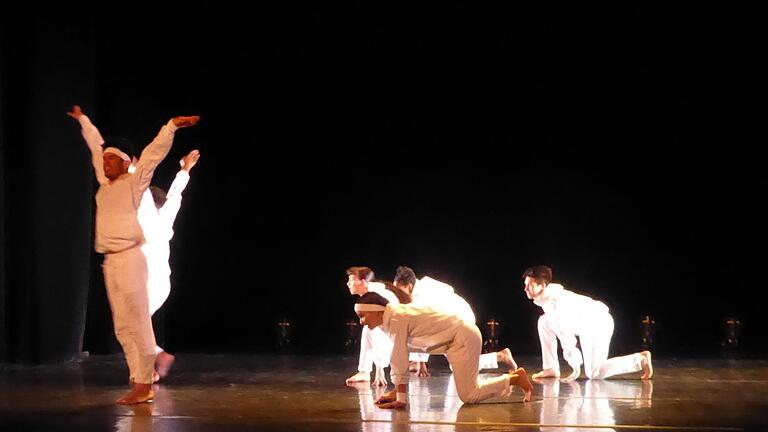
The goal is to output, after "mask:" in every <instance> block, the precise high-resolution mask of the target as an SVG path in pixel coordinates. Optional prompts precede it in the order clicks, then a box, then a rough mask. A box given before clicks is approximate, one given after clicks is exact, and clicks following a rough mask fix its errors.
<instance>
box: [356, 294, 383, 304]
mask: <svg viewBox="0 0 768 432" xmlns="http://www.w3.org/2000/svg"><path fill="white" fill-rule="evenodd" d="M355 304H368V305H378V306H386V305H388V304H389V300H387V299H385V298H384V297H383V296H382V295H381V294H378V293H375V292H373V291H369V292H367V293H365V294H363V295H361V296H360V297H359V298H358V299H357V300H355Z"/></svg>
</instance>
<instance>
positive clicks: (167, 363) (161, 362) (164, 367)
mask: <svg viewBox="0 0 768 432" xmlns="http://www.w3.org/2000/svg"><path fill="white" fill-rule="evenodd" d="M174 361H176V357H174V356H173V355H171V354H168V353H167V352H165V351H161V352H160V353H159V354H158V355H157V357H156V358H155V370H157V373H158V375H160V378H165V377H166V376H168V371H169V370H171V366H172V365H173V362H174Z"/></svg>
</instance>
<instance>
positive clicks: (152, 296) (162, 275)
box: [147, 257, 171, 354]
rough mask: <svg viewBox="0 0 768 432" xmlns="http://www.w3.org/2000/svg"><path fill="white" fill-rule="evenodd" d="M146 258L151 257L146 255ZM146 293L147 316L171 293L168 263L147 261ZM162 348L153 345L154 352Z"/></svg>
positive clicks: (158, 351) (152, 313) (155, 310)
mask: <svg viewBox="0 0 768 432" xmlns="http://www.w3.org/2000/svg"><path fill="white" fill-rule="evenodd" d="M147 259H151V258H149V257H147ZM147 264H148V266H147V269H148V272H147V295H148V296H149V316H152V315H154V314H155V312H157V310H158V309H160V307H162V306H163V304H164V303H165V301H166V300H168V296H169V295H170V294H171V278H170V273H169V272H168V265H167V264H166V265H165V266H161V265H153V264H152V263H151V262H149V261H148V262H147ZM161 352H163V349H162V348H161V347H160V346H158V345H155V353H156V354H159V353H161Z"/></svg>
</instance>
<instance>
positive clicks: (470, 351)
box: [445, 323, 511, 403]
mask: <svg viewBox="0 0 768 432" xmlns="http://www.w3.org/2000/svg"><path fill="white" fill-rule="evenodd" d="M482 348H483V338H482V337H481V336H480V329H478V328H477V326H476V325H474V324H470V323H464V325H463V326H462V327H460V328H459V330H458V332H457V333H456V336H455V337H454V338H453V341H452V342H451V343H450V345H448V350H447V351H446V353H445V355H446V357H448V363H450V364H451V369H452V370H453V379H454V380H455V382H456V392H457V393H458V395H459V399H461V401H462V402H464V403H475V402H480V401H482V400H485V399H489V398H492V397H496V396H507V395H509V394H510V393H511V388H510V385H509V376H507V375H500V376H498V377H496V378H491V379H487V380H482V381H481V380H479V379H478V376H477V375H478V372H479V365H480V352H481V350H482Z"/></svg>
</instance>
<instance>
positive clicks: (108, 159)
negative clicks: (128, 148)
mask: <svg viewBox="0 0 768 432" xmlns="http://www.w3.org/2000/svg"><path fill="white" fill-rule="evenodd" d="M129 165H130V162H126V161H124V160H123V159H122V158H121V157H120V156H118V155H116V154H114V153H104V177H106V178H108V179H110V180H115V179H117V178H118V177H120V176H121V175H123V174H125V173H127V172H128V166H129Z"/></svg>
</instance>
